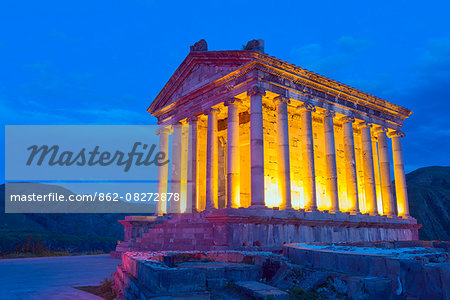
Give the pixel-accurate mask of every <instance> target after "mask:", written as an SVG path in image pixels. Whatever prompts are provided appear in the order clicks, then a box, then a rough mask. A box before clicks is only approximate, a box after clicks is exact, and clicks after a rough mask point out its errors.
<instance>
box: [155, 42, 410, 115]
mask: <svg viewBox="0 0 450 300" xmlns="http://www.w3.org/2000/svg"><path fill="white" fill-rule="evenodd" d="M225 61H226V62H230V63H241V64H242V65H241V66H239V67H238V68H237V69H236V70H234V71H232V72H230V73H229V74H227V75H225V76H223V77H221V78H218V79H216V80H214V81H212V82H209V83H207V84H205V85H203V86H200V87H199V88H197V89H196V90H193V91H191V92H189V93H188V94H187V95H184V96H183V97H182V98H180V99H176V101H175V102H173V103H171V104H170V105H167V106H166V107H164V108H161V109H159V110H158V111H153V109H154V107H155V106H156V105H157V104H158V103H159V101H161V100H164V101H167V100H166V99H169V98H170V96H171V95H172V94H173V93H174V92H175V91H176V90H177V88H178V87H179V86H180V84H182V82H183V80H182V79H183V77H185V76H187V75H188V74H189V72H190V71H191V70H192V68H194V67H195V65H196V63H197V62H208V63H212V64H214V62H217V63H221V62H222V63H223V62H225ZM255 69H256V70H260V71H262V72H264V73H268V74H272V75H274V76H275V77H278V78H282V79H288V80H291V81H292V82H293V83H294V85H297V86H299V85H301V86H304V88H303V90H299V89H297V88H296V86H290V87H289V86H288V87H286V86H281V85H280V88H284V89H291V90H293V91H295V92H296V93H299V94H305V95H307V96H309V97H312V98H317V99H322V100H325V101H327V102H332V103H335V104H338V105H342V106H343V107H347V106H346V105H345V102H348V101H350V102H352V103H354V106H355V108H353V109H357V110H358V107H360V106H363V107H367V108H369V109H373V110H375V111H380V112H381V113H384V114H388V115H392V116H393V117H395V118H399V119H400V120H404V119H406V118H407V117H408V116H409V115H411V113H412V112H411V111H410V110H408V109H406V108H404V107H401V106H399V105H396V104H393V103H391V102H388V101H385V100H383V99H381V98H378V97H375V96H372V95H370V94H367V93H364V92H361V91H359V90H357V89H354V88H352V87H350V86H347V85H345V84H342V83H339V82H337V81H334V80H331V79H329V78H326V77H324V76H321V75H318V74H316V73H314V72H311V71H308V70H306V69H303V68H300V67H297V66H295V65H293V64H290V63H287V62H284V61H282V60H279V59H277V58H275V57H271V56H268V55H266V54H261V53H259V52H256V51H243V50H235V51H205V52H191V53H190V54H189V55H188V56H187V57H186V58H185V60H184V61H183V62H182V63H181V65H180V66H179V67H178V69H177V70H176V71H175V73H174V74H173V75H172V77H171V78H170V80H169V81H168V82H167V83H166V85H165V86H164V88H163V90H162V91H161V92H160V93H159V94H158V96H157V97H156V99H155V101H153V103H152V105H151V106H150V107H149V109H148V111H149V112H150V113H152V114H153V115H155V116H157V117H158V116H160V115H162V114H166V113H167V112H168V111H170V110H171V109H172V108H173V107H174V106H175V105H176V104H178V103H184V102H185V100H186V99H193V98H196V97H198V96H199V95H202V94H203V95H205V94H207V93H209V92H210V90H211V89H212V88H217V87H219V86H221V85H224V84H225V85H226V89H227V90H228V91H231V90H232V89H234V87H235V86H236V85H238V84H239V83H238V84H236V83H235V81H238V79H239V78H241V77H242V76H245V74H247V73H249V72H251V71H253V70H255ZM246 80H249V78H243V79H242V80H241V82H244V81H246ZM269 83H272V84H276V83H275V82H269ZM311 89H313V90H316V91H317V92H319V94H320V93H324V96H325V98H323V97H321V96H322V95H312V94H311V91H312V90H311ZM333 97H334V98H333ZM340 99H342V100H340ZM339 102H343V103H344V104H340V103H339ZM347 108H351V107H347Z"/></svg>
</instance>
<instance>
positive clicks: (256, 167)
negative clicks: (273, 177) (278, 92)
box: [247, 86, 265, 208]
mask: <svg viewBox="0 0 450 300" xmlns="http://www.w3.org/2000/svg"><path fill="white" fill-rule="evenodd" d="M247 94H249V95H250V164H251V171H250V172H251V175H250V176H251V207H253V208H258V207H265V200H264V193H265V189H264V137H263V136H264V127H263V109H262V97H263V96H264V95H265V92H264V91H263V90H262V89H261V88H259V87H256V86H255V87H254V88H253V89H252V90H250V91H248V92H247Z"/></svg>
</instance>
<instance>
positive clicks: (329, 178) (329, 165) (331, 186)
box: [323, 111, 339, 213]
mask: <svg viewBox="0 0 450 300" xmlns="http://www.w3.org/2000/svg"><path fill="white" fill-rule="evenodd" d="M334 115H335V114H334V113H333V112H331V111H326V112H325V114H324V118H323V128H324V136H325V170H326V182H327V184H326V193H327V195H328V198H329V199H330V204H331V207H330V212H333V213H336V212H338V211H339V195H338V185H337V171H336V148H335V144H334V126H333V125H334V124H333V117H334Z"/></svg>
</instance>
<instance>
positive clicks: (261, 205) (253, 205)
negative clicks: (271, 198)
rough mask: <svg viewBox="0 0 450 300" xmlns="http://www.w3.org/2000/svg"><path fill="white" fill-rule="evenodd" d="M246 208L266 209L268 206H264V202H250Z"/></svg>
mask: <svg viewBox="0 0 450 300" xmlns="http://www.w3.org/2000/svg"><path fill="white" fill-rule="evenodd" d="M248 208H250V209H266V208H268V207H267V206H265V205H264V204H252V205H250V206H249V207H248Z"/></svg>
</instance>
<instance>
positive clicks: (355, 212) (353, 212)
mask: <svg viewBox="0 0 450 300" xmlns="http://www.w3.org/2000/svg"><path fill="white" fill-rule="evenodd" d="M349 213H350V215H353V216H357V215H360V214H361V212H360V211H359V210H351V211H349Z"/></svg>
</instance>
